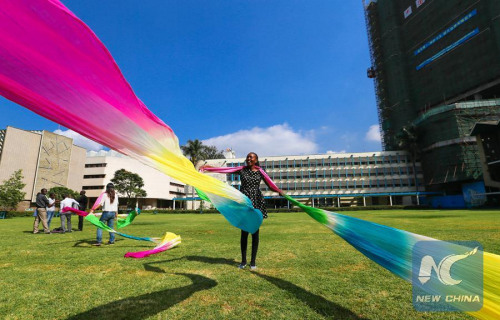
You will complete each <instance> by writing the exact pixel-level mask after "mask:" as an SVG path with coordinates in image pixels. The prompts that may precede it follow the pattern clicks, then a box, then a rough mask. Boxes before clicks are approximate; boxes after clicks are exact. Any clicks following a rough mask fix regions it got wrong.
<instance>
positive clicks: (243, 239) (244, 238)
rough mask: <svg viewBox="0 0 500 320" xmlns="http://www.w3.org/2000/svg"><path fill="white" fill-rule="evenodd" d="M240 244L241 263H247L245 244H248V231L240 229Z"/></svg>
mask: <svg viewBox="0 0 500 320" xmlns="http://www.w3.org/2000/svg"><path fill="white" fill-rule="evenodd" d="M240 246H241V264H242V265H245V264H247V246H248V232H246V231H243V230H241V238H240Z"/></svg>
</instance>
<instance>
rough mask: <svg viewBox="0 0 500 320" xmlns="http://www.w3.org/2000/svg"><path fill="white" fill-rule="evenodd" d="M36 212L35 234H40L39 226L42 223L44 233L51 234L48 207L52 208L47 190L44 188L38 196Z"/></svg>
mask: <svg viewBox="0 0 500 320" xmlns="http://www.w3.org/2000/svg"><path fill="white" fill-rule="evenodd" d="M35 204H36V210H37V215H36V217H35V223H33V233H39V231H38V225H39V224H40V221H41V222H42V226H43V231H44V233H46V234H49V233H50V229H49V225H48V224H47V207H48V206H50V202H49V199H48V198H47V189H45V188H43V189H42V190H41V192H40V193H38V194H37V195H36V202H35Z"/></svg>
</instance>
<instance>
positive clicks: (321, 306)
mask: <svg viewBox="0 0 500 320" xmlns="http://www.w3.org/2000/svg"><path fill="white" fill-rule="evenodd" d="M254 274H255V275H256V276H258V277H260V278H262V279H264V280H267V281H269V282H270V283H272V284H274V285H275V286H276V287H278V288H279V289H281V290H285V291H288V292H289V293H291V294H293V295H294V296H295V298H297V299H298V300H301V301H302V302H303V303H304V304H306V305H307V306H309V308H311V309H312V310H314V311H315V312H316V313H318V314H320V315H323V316H325V317H332V318H333V319H368V318H361V317H359V316H357V315H356V314H355V313H353V312H352V311H351V310H349V309H347V308H344V307H342V306H340V305H338V304H336V303H334V302H331V301H329V300H326V299H325V298H323V297H322V296H319V295H317V294H314V293H311V292H309V291H307V290H305V289H303V288H301V287H299V286H296V285H294V284H293V283H291V282H288V281H285V280H283V279H279V278H275V277H271V276H268V275H265V274H262V273H258V272H254Z"/></svg>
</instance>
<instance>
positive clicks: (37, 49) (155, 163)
mask: <svg viewBox="0 0 500 320" xmlns="http://www.w3.org/2000/svg"><path fill="white" fill-rule="evenodd" d="M0 94H1V95H3V96H4V97H6V98H7V99H9V100H12V101H14V102H16V103H18V104H20V105H22V106H24V107H26V108H28V109H30V110H32V111H33V112H36V113H38V114H39V115H41V116H43V117H45V118H48V119H50V120H52V121H55V122H57V123H59V124H61V125H63V126H65V127H67V128H70V129H72V130H74V131H76V132H78V133H80V134H82V135H84V136H86V137H88V138H90V139H92V140H94V141H97V142H99V143H101V144H103V145H105V146H108V147H110V148H112V149H114V150H117V151H119V152H121V153H123V154H126V155H129V156H131V157H133V158H135V159H138V160H140V161H142V162H143V163H145V164H148V165H150V166H151V167H154V168H157V169H159V170H160V171H162V172H164V173H166V174H167V175H169V176H171V177H173V178H175V179H177V180H180V181H182V182H184V183H186V184H189V185H192V186H194V187H196V188H197V189H198V190H200V191H201V192H202V194H203V195H204V196H206V197H207V198H208V199H210V201H211V202H212V203H213V204H214V206H215V207H216V208H217V209H218V210H219V211H220V212H221V213H222V214H223V215H224V217H225V218H226V219H227V220H228V221H229V222H230V223H231V224H232V225H234V226H236V227H238V228H241V229H243V230H245V231H248V232H252V233H253V232H255V231H256V230H257V229H258V228H259V226H260V224H261V223H262V214H261V213H260V212H259V211H258V210H256V209H254V208H253V207H252V204H251V201H250V200H249V199H248V198H247V197H245V196H244V195H242V194H241V193H240V192H239V191H237V190H236V189H234V188H233V187H231V186H229V185H227V184H225V183H223V182H222V181H219V180H217V179H215V178H212V177H209V176H207V175H203V174H201V173H198V172H197V171H196V170H195V168H194V166H193V165H192V164H191V163H190V162H189V160H188V159H186V158H185V157H184V156H183V155H182V152H181V150H180V148H179V144H178V139H177V137H176V136H175V134H174V133H173V131H172V129H170V127H168V126H167V125H166V124H165V123H164V122H163V121H161V120H160V119H159V118H157V117H156V116H155V115H154V114H153V113H151V112H150V111H149V110H148V109H147V108H146V106H145V105H144V104H143V103H142V102H141V101H140V100H139V99H138V98H137V97H136V95H135V94H134V92H133V90H132V89H131V87H130V85H129V84H128V83H127V81H126V80H125V79H124V77H123V75H122V74H121V72H120V70H119V68H118V66H117V65H116V63H115V62H114V60H113V58H112V57H111V55H110V53H109V52H108V51H107V50H106V48H105V47H104V45H103V44H102V43H101V42H100V41H99V39H98V38H97V37H96V36H95V34H94V33H93V32H92V31H91V30H90V28H88V27H87V26H86V25H85V24H84V23H83V22H82V21H81V20H79V19H78V18H77V17H76V16H75V15H74V14H73V13H72V12H71V11H70V10H68V9H67V8H66V7H65V6H64V5H63V4H62V3H61V2H60V1H58V0H12V1H2V2H1V6H0ZM278 190H279V189H278ZM286 197H287V199H289V200H290V201H292V200H293V199H292V198H290V197H288V196H286ZM292 202H293V201H292ZM296 205H298V206H300V205H299V203H298V202H297V203H296ZM300 207H301V208H302V209H304V211H306V212H307V213H308V214H309V215H310V216H311V217H313V218H314V219H316V220H317V221H318V222H320V223H322V224H324V225H325V226H327V227H329V228H330V229H331V230H333V231H334V232H335V233H337V234H338V235H340V236H341V237H343V238H344V239H346V240H347V241H348V242H349V243H351V244H352V245H353V246H355V247H356V248H358V249H359V250H360V251H361V252H363V253H364V254H365V255H367V256H368V257H370V258H371V259H373V260H374V261H377V262H378V263H380V264H381V265H382V266H384V267H386V268H388V269H389V270H391V271H393V272H394V273H396V274H398V275H400V276H402V277H403V278H405V279H408V278H407V277H408V274H409V273H408V271H407V270H408V264H409V252H410V250H411V246H412V244H413V243H414V242H416V241H418V240H419V239H424V238H425V237H422V236H418V235H414V234H412V233H409V232H405V231H401V230H397V229H393V228H389V227H385V226H381V225H377V224H374V223H370V222H367V221H363V220H359V219H355V218H351V217H346V216H343V215H339V214H336V213H332V212H327V211H324V210H321V209H317V208H310V207H307V206H303V205H302V206H300ZM389 235H391V236H392V238H391V237H390V236H389ZM167 243H168V241H167ZM484 259H485V260H484V306H483V308H482V309H481V310H480V311H478V312H475V313H471V314H472V315H474V316H476V317H479V318H484V319H498V318H500V310H499V309H500V307H499V296H498V295H499V292H500V286H499V279H500V270H499V268H500V267H499V266H500V258H499V256H498V255H493V254H488V253H485V255H484Z"/></svg>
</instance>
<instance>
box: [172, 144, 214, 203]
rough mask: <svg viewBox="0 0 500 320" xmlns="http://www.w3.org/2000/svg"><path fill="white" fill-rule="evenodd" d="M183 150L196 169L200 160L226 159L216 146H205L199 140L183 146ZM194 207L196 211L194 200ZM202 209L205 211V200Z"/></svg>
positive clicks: (192, 192)
mask: <svg viewBox="0 0 500 320" xmlns="http://www.w3.org/2000/svg"><path fill="white" fill-rule="evenodd" d="M181 150H182V152H183V153H184V155H185V156H186V157H188V158H189V161H191V162H192V163H193V165H194V166H195V167H196V164H197V163H198V161H200V160H206V159H220V158H224V155H223V154H222V152H220V151H219V150H217V148H216V147H215V146H205V145H203V142H201V141H200V140H198V139H195V140H188V142H187V143H186V145H185V146H181ZM191 197H194V188H193V187H191ZM192 205H193V209H194V200H193V202H192ZM201 208H202V209H203V200H201Z"/></svg>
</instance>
